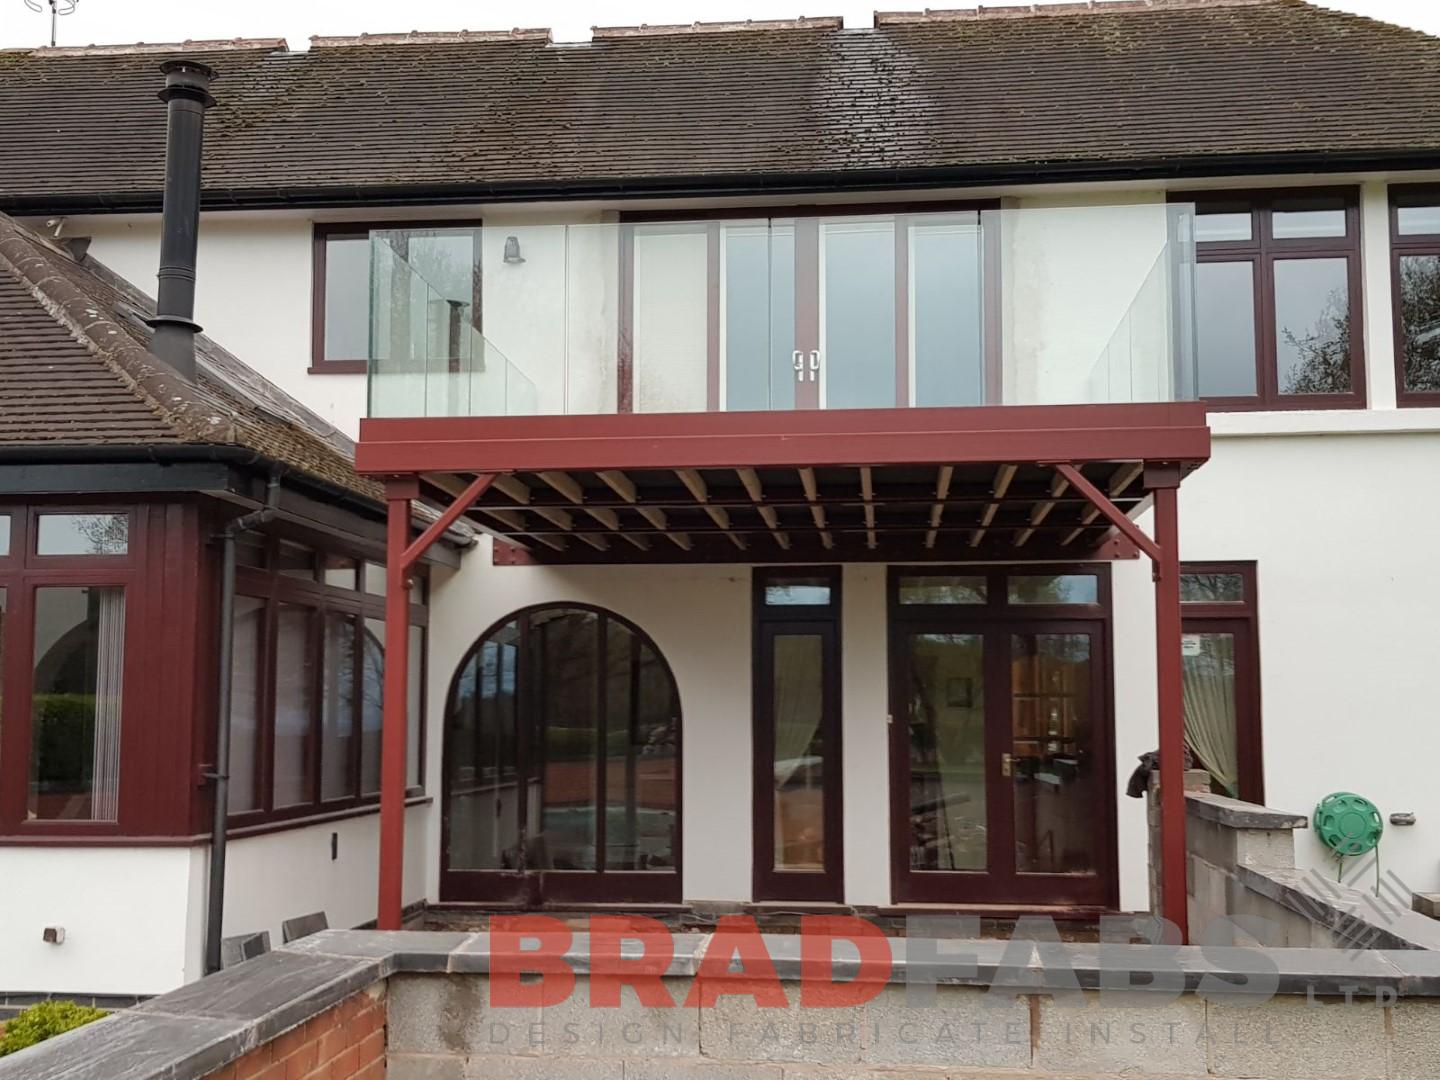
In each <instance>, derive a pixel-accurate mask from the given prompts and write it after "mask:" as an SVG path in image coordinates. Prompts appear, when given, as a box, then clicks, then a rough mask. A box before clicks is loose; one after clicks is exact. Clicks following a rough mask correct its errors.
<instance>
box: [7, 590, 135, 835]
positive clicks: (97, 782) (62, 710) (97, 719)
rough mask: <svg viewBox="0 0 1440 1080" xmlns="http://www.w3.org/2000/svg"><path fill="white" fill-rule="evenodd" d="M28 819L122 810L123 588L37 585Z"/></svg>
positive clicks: (93, 817)
mask: <svg viewBox="0 0 1440 1080" xmlns="http://www.w3.org/2000/svg"><path fill="white" fill-rule="evenodd" d="M34 603H35V624H34V625H35V642H34V649H35V664H34V669H33V676H32V683H31V687H32V697H31V700H30V723H31V728H30V732H31V735H30V740H31V741H30V797H29V801H28V804H27V808H26V816H27V817H28V818H31V819H41V820H45V821H61V820H63V821H114V820H116V817H117V815H118V812H119V807H120V701H121V686H122V683H123V681H124V660H125V655H124V653H125V590H124V589H121V588H110V587H105V588H101V587H96V586H80V587H68V586H67V587H44V588H39V589H36V590H35V601H34Z"/></svg>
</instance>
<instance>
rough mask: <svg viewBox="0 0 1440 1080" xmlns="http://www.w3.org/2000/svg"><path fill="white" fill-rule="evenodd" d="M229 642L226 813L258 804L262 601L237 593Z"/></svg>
mask: <svg viewBox="0 0 1440 1080" xmlns="http://www.w3.org/2000/svg"><path fill="white" fill-rule="evenodd" d="M233 625H234V628H235V629H234V636H233V638H232V639H231V643H230V813H232V814H243V813H245V812H246V811H247V810H257V809H259V807H260V796H259V788H258V781H259V778H260V777H259V770H258V769H257V768H256V766H257V765H258V764H259V752H260V696H261V695H260V687H261V683H260V656H261V652H260V642H261V640H262V631H263V629H264V625H265V601H263V600H259V599H256V598H255V597H253V596H237V597H236V598H235V611H234V615H233Z"/></svg>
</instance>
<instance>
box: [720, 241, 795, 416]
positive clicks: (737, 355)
mask: <svg viewBox="0 0 1440 1080" xmlns="http://www.w3.org/2000/svg"><path fill="white" fill-rule="evenodd" d="M794 349H795V228H794V226H792V225H781V224H776V225H764V224H759V225H728V226H726V227H725V407H726V408H727V409H730V410H731V411H737V410H744V409H759V410H764V409H791V408H794V407H795V369H794V367H793V356H792V354H793V352H794Z"/></svg>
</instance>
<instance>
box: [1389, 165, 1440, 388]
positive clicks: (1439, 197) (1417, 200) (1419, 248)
mask: <svg viewBox="0 0 1440 1080" xmlns="http://www.w3.org/2000/svg"><path fill="white" fill-rule="evenodd" d="M1411 206H1436V207H1440V185H1436V184H1392V185H1391V187H1390V206H1389V221H1390V310H1391V315H1392V318H1393V320H1394V333H1395V398H1396V401H1397V402H1398V403H1399V404H1400V406H1401V407H1402V408H1403V407H1404V406H1407V405H1408V406H1432V407H1433V406H1436V405H1440V390H1407V389H1405V319H1404V311H1403V310H1402V309H1401V303H1400V262H1401V260H1402V259H1404V258H1405V257H1406V256H1407V255H1433V256H1435V257H1436V258H1440V231H1437V232H1433V233H1403V234H1402V233H1401V232H1400V209H1401V208H1402V207H1411Z"/></svg>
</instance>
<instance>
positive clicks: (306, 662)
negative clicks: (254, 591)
mask: <svg viewBox="0 0 1440 1080" xmlns="http://www.w3.org/2000/svg"><path fill="white" fill-rule="evenodd" d="M310 624H311V618H310V610H309V609H308V608H303V607H297V606H296V605H294V604H281V605H280V610H279V612H278V613H277V617H276V625H275V648H274V653H273V665H274V668H275V753H274V755H273V756H274V804H275V806H276V807H277V808H278V807H282V806H295V805H296V804H298V803H308V802H314V801H315V784H314V773H313V771H312V769H311V763H312V762H313V761H314V749H315V746H314V743H315V733H314V728H313V725H312V724H311V718H312V716H313V715H314V713H313V710H314V702H315V662H314V657H313V654H312V652H311V648H310Z"/></svg>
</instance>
